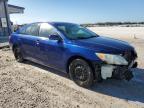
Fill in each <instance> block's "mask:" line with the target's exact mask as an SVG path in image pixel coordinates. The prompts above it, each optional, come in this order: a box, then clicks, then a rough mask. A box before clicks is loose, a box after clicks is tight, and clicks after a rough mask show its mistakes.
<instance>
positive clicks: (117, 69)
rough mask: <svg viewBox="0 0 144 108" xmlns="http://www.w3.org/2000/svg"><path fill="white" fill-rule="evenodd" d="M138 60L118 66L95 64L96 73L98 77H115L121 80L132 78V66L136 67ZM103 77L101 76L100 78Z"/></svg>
mask: <svg viewBox="0 0 144 108" xmlns="http://www.w3.org/2000/svg"><path fill="white" fill-rule="evenodd" d="M137 65H138V63H137V62H132V63H131V64H130V65H129V66H118V65H109V64H100V65H95V75H96V78H98V79H108V78H114V79H119V80H123V79H125V80H128V81H129V80H131V79H132V78H133V73H132V71H131V69H132V68H136V67H137ZM100 77H101V78H100Z"/></svg>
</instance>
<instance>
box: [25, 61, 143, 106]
mask: <svg viewBox="0 0 144 108" xmlns="http://www.w3.org/2000/svg"><path fill="white" fill-rule="evenodd" d="M26 64H29V65H32V66H36V67H38V68H40V69H44V70H46V71H48V72H51V73H53V74H56V75H59V76H62V77H64V78H68V79H69V76H68V75H67V74H66V73H63V72H61V71H58V70H56V69H53V68H49V67H45V66H42V65H39V64H36V63H33V62H30V61H27V62H26ZM132 71H133V73H134V78H133V79H132V80H131V81H129V82H128V81H124V80H114V79H108V80H105V81H103V82H102V83H97V84H95V85H94V86H93V87H92V88H90V89H88V90H91V91H94V92H98V93H101V94H105V95H108V96H112V97H116V98H120V99H124V100H126V101H132V102H141V103H144V69H139V68H137V69H133V70H132Z"/></svg>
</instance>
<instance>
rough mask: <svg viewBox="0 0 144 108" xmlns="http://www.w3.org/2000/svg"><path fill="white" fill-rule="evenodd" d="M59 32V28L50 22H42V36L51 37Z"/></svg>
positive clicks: (40, 34)
mask: <svg viewBox="0 0 144 108" xmlns="http://www.w3.org/2000/svg"><path fill="white" fill-rule="evenodd" d="M52 34H58V33H57V30H56V29H55V28H54V27H53V26H51V25H49V24H48V23H43V24H41V27H40V32H39V36H41V37H49V35H52Z"/></svg>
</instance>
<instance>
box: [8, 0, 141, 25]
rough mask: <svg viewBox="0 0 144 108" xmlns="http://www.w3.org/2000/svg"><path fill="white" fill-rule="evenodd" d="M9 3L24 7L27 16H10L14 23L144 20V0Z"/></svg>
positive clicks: (23, 0) (20, 0)
mask: <svg viewBox="0 0 144 108" xmlns="http://www.w3.org/2000/svg"><path fill="white" fill-rule="evenodd" d="M8 3H9V4H12V5H17V6H22V7H24V8H25V10H24V14H13V15H10V17H11V20H12V21H13V22H14V23H15V24H24V23H31V22H48V21H62V22H74V23H79V24H82V23H97V22H119V21H121V22H125V21H131V22H133V21H136V22H140V21H144V0H9V2H8Z"/></svg>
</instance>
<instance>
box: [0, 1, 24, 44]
mask: <svg viewBox="0 0 144 108" xmlns="http://www.w3.org/2000/svg"><path fill="white" fill-rule="evenodd" d="M17 13H24V8H23V7H19V6H14V5H9V4H8V0H0V42H5V41H8V36H9V35H10V34H11V33H12V23H11V21H10V14H17Z"/></svg>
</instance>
